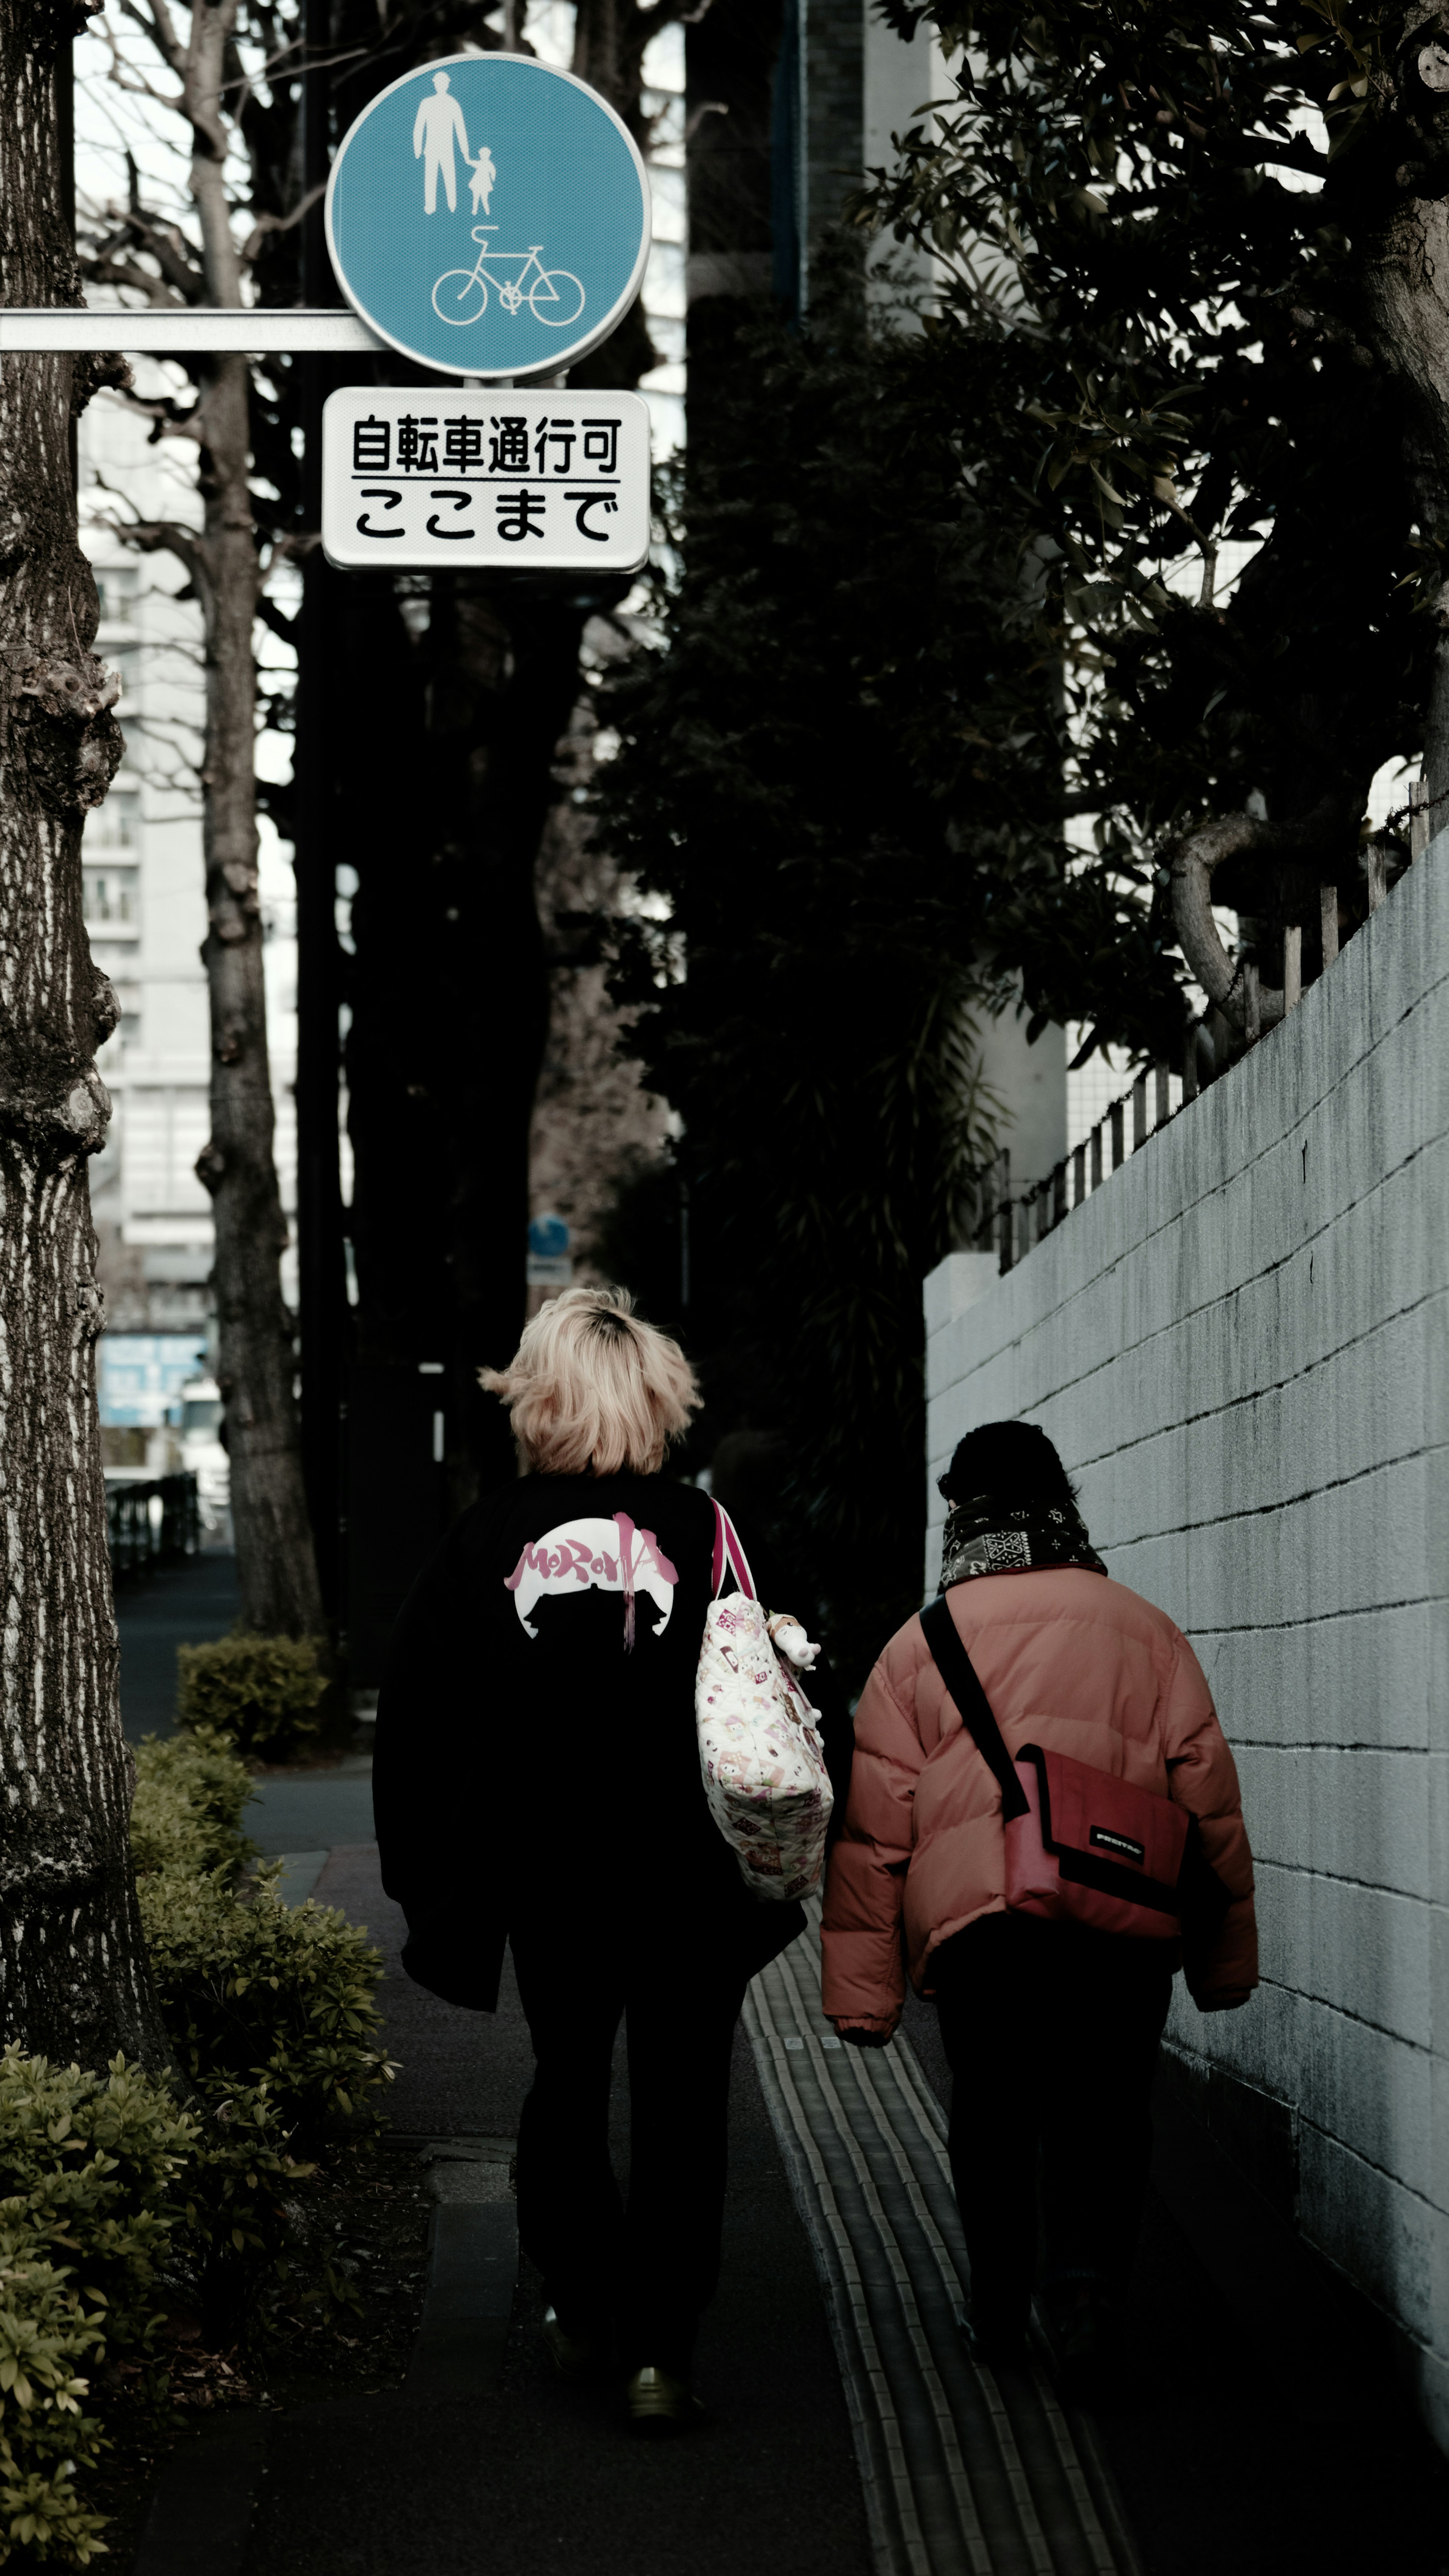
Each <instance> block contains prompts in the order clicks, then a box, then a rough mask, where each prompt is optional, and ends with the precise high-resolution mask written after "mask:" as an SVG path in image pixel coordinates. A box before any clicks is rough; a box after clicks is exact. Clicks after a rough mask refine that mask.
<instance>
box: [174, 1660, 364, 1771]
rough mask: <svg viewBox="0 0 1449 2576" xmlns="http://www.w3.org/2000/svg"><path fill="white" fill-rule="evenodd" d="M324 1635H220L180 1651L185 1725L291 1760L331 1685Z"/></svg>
mask: <svg viewBox="0 0 1449 2576" xmlns="http://www.w3.org/2000/svg"><path fill="white" fill-rule="evenodd" d="M325 1652H326V1647H325V1642H324V1640H323V1639H321V1638H320V1637H255V1636H234V1637H218V1638H217V1639H216V1641H215V1643H214V1644H212V1645H209V1646H178V1647H177V1649H176V1665H177V1698H176V1714H177V1716H178V1718H179V1719H180V1721H181V1724H182V1725H183V1726H188V1727H203V1726H204V1727H215V1728H219V1729H220V1730H221V1731H222V1732H223V1733H225V1734H227V1735H229V1736H230V1737H231V1739H232V1741H233V1743H234V1744H235V1746H236V1749H237V1751H238V1752H239V1753H242V1754H248V1755H252V1756H255V1757H259V1758H261V1759H263V1760H265V1761H268V1762H286V1761H290V1760H291V1758H292V1757H293V1756H294V1755H295V1754H296V1753H298V1752H301V1751H303V1750H305V1748H306V1747H307V1746H308V1745H309V1744H310V1743H311V1741H312V1739H313V1738H314V1737H315V1736H316V1735H317V1733H318V1731H319V1729H320V1727H321V1724H322V1715H321V1702H322V1700H323V1698H324V1696H325V1694H326V1690H327V1676H326V1673H325V1672H324V1670H323V1669H322V1659H323V1656H324V1655H325Z"/></svg>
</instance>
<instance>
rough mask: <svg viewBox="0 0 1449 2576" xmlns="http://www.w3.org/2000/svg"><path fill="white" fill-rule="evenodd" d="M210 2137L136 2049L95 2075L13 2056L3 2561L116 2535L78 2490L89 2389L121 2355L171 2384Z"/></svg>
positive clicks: (4, 2262) (86, 2461)
mask: <svg viewBox="0 0 1449 2576" xmlns="http://www.w3.org/2000/svg"><path fill="white" fill-rule="evenodd" d="M196 2142H197V2122H196V2121H195V2120H194V2119H193V2118H192V2117H191V2116H190V2115H189V2114H188V2113H186V2112H185V2111H183V2110H182V2109H181V2108H180V2106H179V2104H178V2103H177V2101H176V2099H175V2097H174V2095H173V2094H172V2093H171V2091H170V2089H169V2087H168V2086H167V2085H165V2084H162V2083H156V2082H154V2081H153V2080H152V2079H151V2078H150V2077H149V2076H146V2075H144V2074H143V2073H142V2072H141V2070H140V2068H139V2067H134V2066H128V2065H127V2064H126V2062H125V2060H124V2058H119V2057H118V2058H116V2059H115V2060H114V2061H113V2063H112V2065H111V2067H110V2069H109V2071H108V2073H107V2074H106V2075H105V2076H96V2075H84V2074H82V2072H81V2070H80V2068H79V2067H76V2066H71V2067H61V2066H52V2065H50V2064H49V2063H48V2061H47V2060H46V2059H45V2058H43V2057H24V2056H22V2055H21V2052H20V2050H19V2048H18V2047H10V2048H7V2049H6V2050H5V2051H4V2053H3V2055H0V2565H3V2564H4V2563H5V2562H6V2561H7V2560H8V2559H9V2558H10V2557H12V2556H13V2555H14V2554H15V2553H16V2552H17V2551H24V2552H25V2554H26V2555H27V2556H28V2557H31V2558H34V2559H37V2560H41V2561H44V2560H47V2559H54V2560H57V2561H59V2563H61V2564H62V2565H65V2566H79V2567H84V2566H85V2565H86V2564H87V2563H88V2561H89V2560H90V2559H91V2558H92V2557H94V2556H95V2555H96V2553H97V2552H98V2551H99V2550H101V2549H103V2548H104V2545H105V2544H104V2542H103V2541H102V2540H101V2538H100V2534H101V2531H102V2529H103V2527H104V2523H103V2517H101V2516H99V2515H97V2514H95V2513H92V2512H91V2511H89V2509H88V2508H87V2507H85V2506H84V2505H83V2504H82V2503H81V2502H80V2500H79V2498H78V2495H77V2492H76V2479H77V2475H81V2476H84V2475H85V2473H86V2472H88V2471H91V2470H93V2469H94V2468H95V2466H96V2463H97V2460H98V2458H99V2456H100V2453H101V2451H102V2449H103V2448H104V2446H105V2435H104V2432H103V2430H102V2424H101V2419H100V2417H99V2416H98V2415H96V2414H93V2413H91V2412H90V2411H89V2410H88V2409H84V2408H83V2405H82V2400H83V2399H85V2398H86V2397H87V2396H88V2395H89V2393H90V2388H91V2383H92V2378H93V2376H94V2366H99V2365H100V2364H101V2363H102V2362H103V2361H105V2360H106V2358H107V2356H108V2355H114V2354H118V2353H124V2354H125V2356H126V2358H127V2361H128V2362H129V2364H130V2366H131V2371H132V2376H133V2379H134V2380H135V2381H136V2382H137V2383H138V2385H137V2394H138V2395H140V2396H141V2397H142V2398H143V2400H145V2399H149V2400H150V2401H151V2402H152V2403H153V2404H154V2403H155V2402H157V2401H158V2400H159V2398H160V2396H161V2395H162V2393H163V2391H164V2384H165V2383H164V2378H163V2376H162V2374H161V2373H159V2372H158V2371H157V2370H156V2369H155V2367H154V2362H153V2344H154V2338H155V2333H156V2328H157V2326H158V2325H159V2323H160V2321H161V2312H160V2310H159V2308H158V2306H157V2290H156V2281H157V2272H158V2269H159V2266H160V2264H161V2263H162V2261H163V2259H164V2258H165V2256H166V2254H167V2252H168V2249H169V2244H170V2239H171V2236H172V2232H173V2230H174V2229H175V2228H176V2227H177V2225H178V2224H179V2222H180V2220H181V2217H182V2211H181V2208H180V2206H179V2205H178V2201H177V2193H178V2187H179V2186H180V2185H181V2182H182V2178H183V2177H184V2176H185V2175H186V2174H187V2173H188V2169H189V2167H190V2166H191V2164H192V2161H193V2159H194V2156H195V2151H196ZM88 2364H89V2365H92V2366H93V2367H91V2368H88V2367H87V2365H88Z"/></svg>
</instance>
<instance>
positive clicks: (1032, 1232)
mask: <svg viewBox="0 0 1449 2576" xmlns="http://www.w3.org/2000/svg"><path fill="white" fill-rule="evenodd" d="M1429 815H1430V808H1429V801H1428V789H1427V788H1426V787H1425V786H1423V784H1422V783H1416V784H1415V785H1414V786H1413V787H1411V788H1410V790H1409V801H1408V804H1407V805H1406V806H1405V807H1404V809H1403V812H1402V814H1398V815H1393V816H1391V817H1390V822H1391V824H1392V825H1394V826H1397V825H1398V824H1400V823H1402V822H1405V821H1406V822H1407V823H1408V826H1409V833H1408V838H1409V854H1410V859H1411V861H1412V860H1416V859H1418V858H1420V857H1422V855H1423V853H1424V851H1425V850H1426V849H1427V848H1428V845H1429ZM1364 874H1365V886H1366V892H1367V897H1368V910H1369V912H1370V913H1375V912H1377V910H1378V908H1379V905H1380V904H1381V903H1382V902H1383V901H1384V899H1385V896H1386V895H1387V893H1388V854H1387V845H1386V843H1385V842H1384V841H1383V840H1382V839H1379V838H1375V839H1374V840H1372V841H1370V842H1369V844H1368V846H1367V848H1366V850H1365V853H1364ZM1320 899H1321V913H1322V943H1323V971H1324V972H1325V973H1326V972H1327V970H1328V969H1329V967H1331V966H1332V965H1333V964H1334V963H1335V961H1336V959H1337V957H1338V953H1339V944H1338V936H1339V934H1338V922H1339V914H1338V900H1339V899H1338V889H1337V887H1336V886H1331V885H1325V886H1323V887H1322V888H1321V889H1320ZM1302 965H1303V930H1302V925H1301V924H1300V923H1296V922H1291V923H1289V924H1288V926H1287V928H1286V929H1285V930H1284V933H1283V1003H1284V1014H1285V1016H1286V1014H1287V1012H1289V1011H1292V1010H1296V1009H1297V1007H1298V1004H1299V1002H1300V1001H1301V999H1302V995H1303V975H1302ZM1242 975H1243V982H1244V994H1245V1004H1246V1007H1245V1011H1244V1034H1245V1036H1246V1038H1247V1041H1248V1044H1249V1046H1253V1045H1255V1044H1256V1043H1257V1040H1258V1038H1259V1036H1260V1035H1261V1034H1262V1031H1261V1027H1260V1022H1259V1017H1258V989H1259V987H1258V968H1257V966H1256V965H1255V964H1253V963H1252V962H1251V961H1250V960H1245V962H1244V965H1243V968H1242ZM1200 1047H1201V1049H1202V1050H1203V1054H1202V1057H1201V1059H1200V1056H1199V1048H1200ZM1229 1069H1230V1067H1229V1066H1228V1065H1224V1066H1220V1067H1219V1066H1215V1064H1214V1054H1213V1044H1212V1039H1211V1036H1210V1035H1209V1033H1208V1030H1207V1027H1206V1025H1205V1021H1204V1022H1202V1023H1198V1024H1196V1025H1195V1026H1194V1027H1193V1028H1191V1029H1190V1030H1189V1031H1188V1036H1187V1047H1186V1051H1185V1053H1184V1056H1183V1060H1182V1070H1181V1073H1180V1074H1179V1073H1174V1072H1171V1071H1170V1070H1169V1068H1168V1067H1167V1066H1166V1065H1165V1064H1154V1065H1148V1066H1147V1067H1145V1068H1144V1070H1143V1071H1142V1072H1141V1073H1139V1074H1138V1076H1137V1078H1136V1080H1135V1081H1134V1082H1133V1084H1132V1087H1131V1089H1130V1091H1124V1092H1123V1094H1122V1097H1121V1099H1120V1100H1114V1101H1113V1103H1112V1105H1111V1107H1110V1109H1108V1110H1107V1111H1106V1113H1105V1115H1104V1116H1102V1117H1101V1118H1099V1119H1098V1121H1097V1124H1096V1126H1095V1127H1094V1128H1093V1129H1092V1130H1091V1132H1090V1134H1089V1135H1086V1136H1084V1137H1083V1139H1082V1142H1081V1143H1080V1145H1078V1146H1076V1147H1075V1148H1074V1150H1073V1151H1072V1152H1071V1153H1070V1154H1068V1155H1065V1156H1064V1157H1063V1159H1062V1161H1061V1162H1060V1163H1058V1164H1057V1166H1056V1168H1055V1170H1053V1171H1050V1172H1048V1174H1047V1176H1046V1179H1045V1180H1044V1181H1037V1182H1036V1183H1035V1184H1034V1185H1033V1187H1032V1188H1031V1189H1029V1190H1020V1191H1018V1192H1017V1194H1016V1196H1015V1197H1013V1196H1012V1190H1011V1156H1010V1154H1009V1153H1008V1152H1006V1151H1005V1150H1003V1151H1002V1152H1001V1153H999V1154H998V1155H996V1157H995V1158H994V1160H993V1161H992V1162H990V1163H987V1164H986V1165H985V1166H984V1167H983V1169H982V1170H981V1171H980V1172H978V1173H977V1175H976V1223H975V1226H974V1228H973V1229H972V1231H971V1232H970V1234H969V1235H968V1237H967V1248H968V1249H969V1250H972V1251H975V1252H995V1253H996V1254H998V1256H999V1258H1000V1262H1001V1267H1002V1269H1003V1270H1010V1269H1012V1268H1014V1266H1015V1264H1016V1263H1017V1262H1018V1261H1020V1260H1021V1258H1022V1255H1023V1254H1024V1253H1027V1252H1030V1251H1031V1250H1032V1248H1033V1246H1034V1245H1036V1244H1038V1243H1040V1242H1042V1241H1043V1239H1044V1238H1045V1237H1046V1236H1047V1235H1049V1234H1052V1233H1054V1232H1055V1230H1056V1228H1057V1227H1058V1226H1059V1225H1060V1224H1061V1223H1062V1221H1063V1219H1064V1218H1065V1217H1068V1216H1070V1214H1071V1212H1072V1210H1073V1208H1078V1207H1080V1206H1081V1204H1082V1201H1083V1200H1084V1199H1086V1198H1090V1197H1091V1195H1092V1192H1093V1191H1094V1190H1097V1189H1100V1188H1101V1186H1102V1183H1103V1181H1104V1180H1105V1179H1106V1178H1107V1177H1108V1173H1109V1171H1111V1172H1115V1171H1117V1170H1118V1169H1119V1168H1120V1167H1121V1165H1122V1164H1123V1163H1125V1162H1126V1160H1127V1156H1128V1154H1129V1153H1133V1154H1135V1153H1136V1151H1137V1149H1138V1147H1139V1146H1140V1145H1145V1144H1146V1142H1147V1139H1148V1137H1149V1136H1153V1135H1155V1134H1156V1132H1157V1130H1158V1128H1159V1127H1165V1126H1166V1125H1167V1124H1168V1121H1169V1120H1170V1119H1173V1118H1177V1117H1180V1116H1181V1114H1182V1112H1183V1110H1184V1109H1185V1108H1186V1107H1187V1105H1188V1102H1189V1101H1191V1100H1196V1098H1197V1096H1198V1090H1199V1086H1200V1080H1206V1081H1208V1082H1211V1081H1213V1080H1215V1079H1216V1078H1217V1077H1218V1075H1219V1074H1220V1073H1223V1072H1226V1071H1228V1070H1229ZM1174 1083H1177V1084H1178V1085H1179V1086H1180V1092H1181V1096H1180V1098H1179V1099H1178V1101H1177V1103H1176V1105H1175V1106H1174V1104H1173V1100H1172V1085H1173V1084H1174ZM1129 1115H1130V1118H1131V1130H1132V1141H1131V1144H1130V1145H1129V1144H1128V1142H1127V1128H1128V1118H1129ZM1109 1153H1110V1156H1111V1160H1110V1163H1109V1161H1108V1155H1109Z"/></svg>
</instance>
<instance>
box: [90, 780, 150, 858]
mask: <svg viewBox="0 0 1449 2576" xmlns="http://www.w3.org/2000/svg"><path fill="white" fill-rule="evenodd" d="M140 828H141V799H140V797H139V796H138V795H137V793H136V790H135V789H134V788H126V787H121V788H112V790H111V793H110V795H109V796H108V797H107V798H106V801H105V803H104V805H97V806H96V807H95V808H94V810H93V811H92V812H91V813H90V814H88V815H87V817H86V849H87V851H88V852H89V851H91V850H134V849H135V848H136V846H137V843H138V840H139V837H140Z"/></svg>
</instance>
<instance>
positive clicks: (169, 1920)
mask: <svg viewBox="0 0 1449 2576" xmlns="http://www.w3.org/2000/svg"><path fill="white" fill-rule="evenodd" d="M279 1869H280V1863H277V1864H275V1865H274V1866H272V1867H271V1868H268V1869H263V1870H261V1871H259V1872H258V1874H257V1877H256V1879H255V1881H254V1882H253V1885H252V1887H251V1889H250V1891H244V1893H243V1897H242V1898H241V1899H238V1897H237V1896H236V1895H235V1894H233V1892H232V1890H231V1888H230V1887H229V1886H228V1884H227V1874H226V1872H225V1871H222V1870H215V1871H212V1872H211V1873H210V1875H209V1876H207V1877H205V1878H185V1877H180V1876H174V1877H173V1876H167V1875H161V1876H157V1877H155V1878H151V1879H142V1880H141V1881H140V1884H139V1895H140V1901H141V1920H142V1923H143V1924H144V1926H145V1932H146V1944H147V1948H148V1949H149V1951H150V1953H151V1970H152V1974H153V1976H154V1977H155V1979H156V1987H157V1992H158V1993H159V1995H160V1998H161V2009H162V2011H163V2013H164V2014H165V2017H166V2028H167V2031H168V2033H169V2035H170V2038H171V2043H172V2046H173V2047H174V2049H175V2050H176V2054H177V2057H178V2059H179V2060H180V2062H181V2064H182V2066H183V2067H184V2068H185V2070H186V2073H187V2074H188V2075H189V2076H190V2078H191V2081H192V2082H193V2084H194V2085H195V2086H196V2088H197V2091H198V2092H199V2093H200V2094H201V2095H202V2096H203V2098H206V2099H215V2098H218V2096H219V2094H220V2093H221V2092H222V2091H223V2090H225V2089H227V2088H229V2087H232V2086H238V2085H241V2086H245V2085H250V2084H264V2085H265V2086H266V2088H267V2092H268V2096H269V2099H270V2101H271V2102H272V2104H273V2106H274V2107H275V2109H276V2112H277V2115H278V2117H279V2118H280V2119H281V2121H282V2122H283V2124H284V2126H285V2127H286V2128H287V2129H288V2130H289V2131H290V2132H291V2133H292V2134H293V2135H294V2136H295V2138H296V2139H297V2141H298V2143H299V2145H301V2146H303V2147H304V2148H306V2149H310V2148H312V2147H313V2146H315V2145H318V2144H320V2143H321V2142H322V2140H323V2139H324V2138H326V2137H327V2136H328V2135H329V2134H333V2135H335V2134H337V2133H338V2131H339V2130H340V2129H342V2128H344V2127H348V2128H350V2127H351V2126H353V2125H354V2124H355V2115H356V2113H357V2111H358V2110H359V2109H360V2108H361V2107H362V2106H363V2105H364V2104H365V2103H366V2101H367V2097H368V2096H369V2095H370V2094H371V2093H373V2092H374V2091H375V2090H376V2088H377V2087H378V2086H379V2085H382V2084H385V2083H387V2082H388V2081H389V2078H390V2075H391V2068H390V2066H389V2063H388V2060H387V2057H386V2055H385V2054H384V2052H383V2050H382V2049H381V2048H380V2047H379V2046H378V2031H379V2027H380V2019H381V2017H380V2015H379V2013H378V2009H377V2000H376V1998H377V1985H378V1980H379V1978H380V1976H381V1974H382V1961H381V1958H380V1957H379V1955H378V1953H377V1951H376V1950H375V1949H373V1948H372V1946H371V1944H370V1943H369V1941H368V1940H367V1937H366V1935H365V1934H364V1933H362V1932H359V1931H358V1929H357V1927H356V1925H355V1924H352V1923H349V1922H348V1920H347V1917H346V1916H345V1915H344V1914H339V1913H337V1912H335V1911H334V1910H333V1908H331V1907H330V1906H324V1905H315V1904H313V1903H312V1902H311V1900H310V1899H309V1901H308V1902H307V1903H306V1904H305V1905H297V1906H293V1905H284V1904H283V1902H282V1900H281V1898H280V1897H279V1895H278V1894H277V1890H276V1879H277V1875H278V1870H279Z"/></svg>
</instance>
